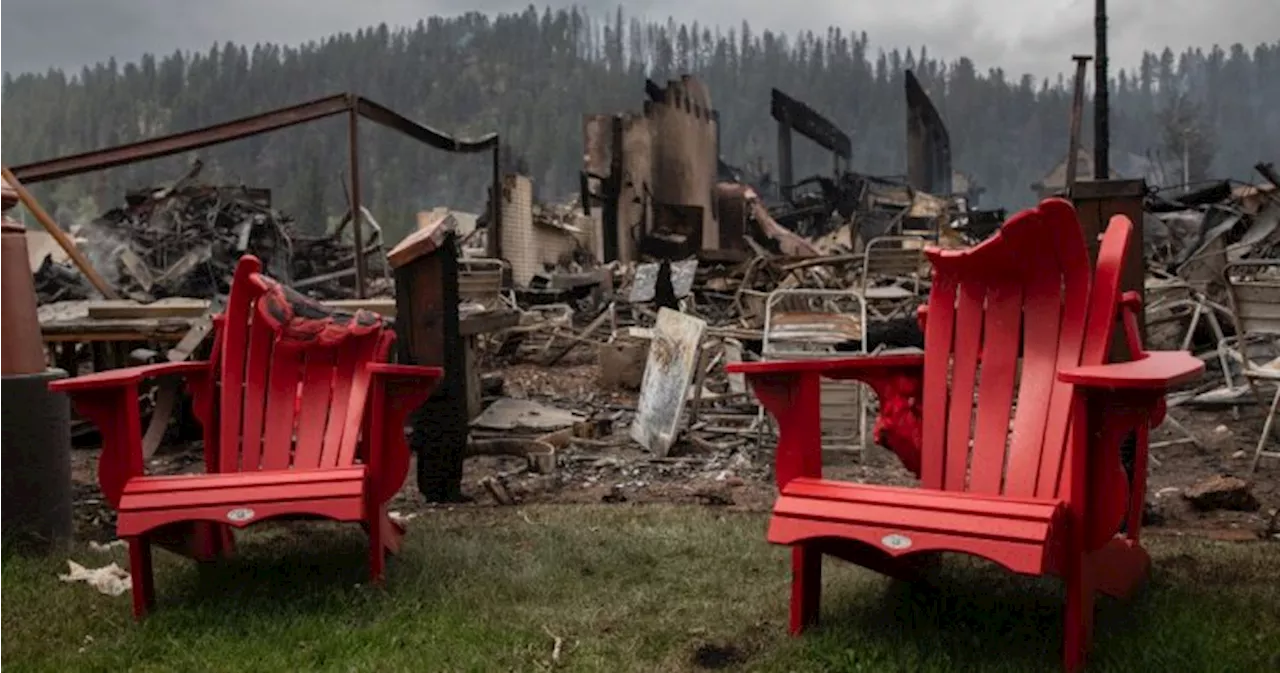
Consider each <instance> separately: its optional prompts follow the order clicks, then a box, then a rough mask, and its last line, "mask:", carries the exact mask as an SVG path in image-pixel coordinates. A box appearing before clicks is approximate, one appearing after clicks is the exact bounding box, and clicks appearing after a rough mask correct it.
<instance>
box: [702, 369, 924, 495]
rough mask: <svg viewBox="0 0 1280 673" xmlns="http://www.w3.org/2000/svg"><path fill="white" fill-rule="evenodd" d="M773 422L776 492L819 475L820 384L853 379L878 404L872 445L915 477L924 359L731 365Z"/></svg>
mask: <svg viewBox="0 0 1280 673" xmlns="http://www.w3.org/2000/svg"><path fill="white" fill-rule="evenodd" d="M726 369H727V370H728V371H729V372H730V373H742V374H745V375H746V377H747V381H748V382H749V383H750V384H751V387H752V390H754V391H755V394H756V397H757V399H759V400H760V404H761V405H763V406H764V407H765V409H767V410H768V411H769V414H770V415H772V416H773V418H774V419H775V420H776V421H777V423H778V447H777V452H776V455H775V460H776V466H775V469H774V473H775V476H776V479H777V483H778V487H779V488H782V487H783V486H785V485H786V484H787V482H789V481H791V480H792V479H795V478H797V477H821V476H822V427H821V425H822V415H821V394H822V393H821V379H822V377H827V378H830V379H837V380H856V381H860V382H862V383H866V384H867V385H870V386H871V387H872V388H873V389H874V390H875V392H876V396H877V397H879V399H880V415H879V417H878V418H877V419H876V427H875V438H876V441H877V442H878V443H880V444H882V445H884V446H886V447H888V448H889V449H891V450H892V451H893V452H894V453H896V454H897V455H898V457H899V459H901V460H902V462H903V464H904V465H906V466H907V468H908V469H910V470H911V471H912V472H915V473H916V474H919V472H920V428H921V407H920V403H921V398H922V396H921V394H920V390H921V387H922V385H923V377H924V356H923V355H918V354H908V355H884V356H875V357H870V356H863V357H852V358H832V359H825V360H781V361H776V362H746V363H732V364H730V365H728V366H727V368H726Z"/></svg>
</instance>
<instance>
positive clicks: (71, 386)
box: [49, 361, 209, 393]
mask: <svg viewBox="0 0 1280 673" xmlns="http://www.w3.org/2000/svg"><path fill="white" fill-rule="evenodd" d="M208 369H209V363H208V362H203V361H200V362H160V363H156V364H152V365H139V366H137V367H125V368H123V369H108V370H107V371H104V372H95V373H93V374H85V375H84V376H77V377H75V378H70V379H61V380H59V381H53V382H51V383H50V384H49V390H51V391H53V392H55V393H74V392H78V391H82V390H101V389H103V388H117V387H120V386H123V385H128V384H137V383H141V382H142V380H143V379H151V378H156V377H160V376H170V375H174V374H179V375H184V376H185V375H188V374H193V373H201V372H206V371H208Z"/></svg>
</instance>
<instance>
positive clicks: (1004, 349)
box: [968, 285, 1022, 494]
mask: <svg viewBox="0 0 1280 673" xmlns="http://www.w3.org/2000/svg"><path fill="white" fill-rule="evenodd" d="M1021 328H1022V288H1021V287H1019V286H1016V285H996V286H994V287H991V288H990V289H988V291H987V316H986V322H985V324H984V325H983V329H982V332H983V335H984V339H983V343H982V378H981V379H980V381H979V383H978V399H980V400H982V404H980V405H978V410H977V411H978V413H977V416H978V420H977V422H976V424H975V427H974V433H973V458H972V464H971V468H970V475H969V488H968V490H969V492H971V493H988V494H998V493H1000V492H1001V487H1002V486H1003V481H1004V467H1005V448H1006V443H1007V442H1006V440H1007V438H1008V436H1009V419H1010V417H1011V416H1010V413H1009V412H1010V410H1011V409H1012V407H1013V392H1014V389H1013V386H1014V378H1015V375H1016V374H1017V369H1018V337H1019V335H1020V334H1021V333H1022V329H1021Z"/></svg>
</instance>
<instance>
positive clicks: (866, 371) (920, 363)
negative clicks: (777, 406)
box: [725, 353, 924, 380]
mask: <svg viewBox="0 0 1280 673" xmlns="http://www.w3.org/2000/svg"><path fill="white" fill-rule="evenodd" d="M904 368H905V369H921V370H922V371H923V368H924V355H923V354H917V353H908V354H902V355H874V356H872V355H864V356H861V357H849V358H824V359H821V360H770V361H764V362H731V363H729V364H728V365H725V371H727V372H729V373H730V374H746V375H747V376H748V377H751V376H759V375H774V374H804V373H817V374H820V375H822V376H826V377H827V378H832V379H858V380H861V378H862V377H864V376H868V377H874V376H877V375H881V374H882V373H883V372H884V371H885V370H887V369H904Z"/></svg>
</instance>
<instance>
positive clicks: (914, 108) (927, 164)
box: [905, 70, 951, 195]
mask: <svg viewBox="0 0 1280 673" xmlns="http://www.w3.org/2000/svg"><path fill="white" fill-rule="evenodd" d="M905 86H906V91H907V184H909V185H911V187H912V188H914V189H918V190H920V191H922V192H926V193H928V194H942V195H948V194H951V135H950V134H949V133H947V125H946V124H945V123H944V122H943V121H942V115H940V114H938V109H937V108H935V107H934V106H933V101H931V100H929V94H927V93H925V91H924V87H922V86H920V80H918V79H916V76H915V73H913V72H911V71H910V70H908V71H906V78H905Z"/></svg>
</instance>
